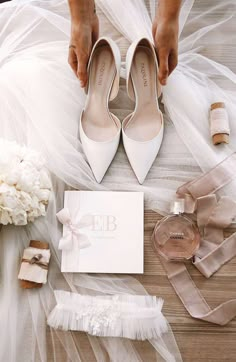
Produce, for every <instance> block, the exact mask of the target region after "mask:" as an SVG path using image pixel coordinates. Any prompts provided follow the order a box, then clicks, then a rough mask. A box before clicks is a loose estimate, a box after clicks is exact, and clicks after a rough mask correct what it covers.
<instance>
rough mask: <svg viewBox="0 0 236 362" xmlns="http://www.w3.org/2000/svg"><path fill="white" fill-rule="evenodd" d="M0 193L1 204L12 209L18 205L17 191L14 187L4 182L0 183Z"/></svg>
mask: <svg viewBox="0 0 236 362" xmlns="http://www.w3.org/2000/svg"><path fill="white" fill-rule="evenodd" d="M0 194H1V200H2V205H3V206H4V207H7V208H10V209H14V208H16V207H18V205H19V202H18V199H17V191H16V189H15V187H13V186H9V185H6V184H1V185H0Z"/></svg>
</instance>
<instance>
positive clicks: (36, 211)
mask: <svg viewBox="0 0 236 362" xmlns="http://www.w3.org/2000/svg"><path fill="white" fill-rule="evenodd" d="M41 215H42V213H41V211H40V208H38V209H33V210H30V211H29V212H28V215H27V218H28V221H29V222H33V221H34V220H35V219H36V218H38V217H39V216H41Z"/></svg>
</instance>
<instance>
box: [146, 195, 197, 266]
mask: <svg viewBox="0 0 236 362" xmlns="http://www.w3.org/2000/svg"><path fill="white" fill-rule="evenodd" d="M170 211H171V214H170V215H168V216H166V217H164V218H163V219H162V220H160V221H159V222H158V223H157V224H156V226H155V228H154V231H153V236H152V243H153V247H154V250H155V251H156V252H157V253H158V254H160V255H161V256H163V257H164V258H165V259H167V260H173V261H182V260H186V259H191V257H192V256H193V255H194V253H195V252H196V251H197V250H198V248H199V245H200V233H199V230H198V228H197V226H196V225H195V223H194V222H193V221H192V220H191V219H190V218H188V217H187V216H185V215H184V199H176V200H174V201H173V202H172V203H171V210H170Z"/></svg>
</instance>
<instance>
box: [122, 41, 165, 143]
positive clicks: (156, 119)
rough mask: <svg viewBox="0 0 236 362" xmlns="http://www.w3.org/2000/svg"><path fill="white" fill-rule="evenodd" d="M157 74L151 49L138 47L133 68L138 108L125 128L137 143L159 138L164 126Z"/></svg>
mask: <svg viewBox="0 0 236 362" xmlns="http://www.w3.org/2000/svg"><path fill="white" fill-rule="evenodd" d="M156 72H157V70H156V64H155V61H154V59H153V54H152V52H151V51H150V49H148V48H147V47H145V46H139V47H137V49H136V52H135V55H134V58H133V64H132V67H131V79H132V82H133V87H134V91H135V98H136V108H135V111H134V113H133V116H132V118H131V119H130V120H129V121H128V123H127V126H126V128H125V132H126V134H127V136H128V137H130V138H132V139H134V140H136V141H140V142H145V141H150V140H151V139H152V138H154V137H155V136H157V134H158V133H159V131H160V129H161V126H162V117H161V113H160V111H159V109H158V104H157V102H158V98H157V81H156V79H157V76H156Z"/></svg>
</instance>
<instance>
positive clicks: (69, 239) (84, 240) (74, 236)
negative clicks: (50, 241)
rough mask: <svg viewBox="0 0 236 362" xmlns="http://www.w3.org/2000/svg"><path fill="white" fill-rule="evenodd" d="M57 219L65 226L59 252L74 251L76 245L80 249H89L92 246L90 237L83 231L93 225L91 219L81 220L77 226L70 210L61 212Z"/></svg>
mask: <svg viewBox="0 0 236 362" xmlns="http://www.w3.org/2000/svg"><path fill="white" fill-rule="evenodd" d="M57 218H58V220H59V221H60V223H62V224H63V226H64V229H63V237H62V238H61V239H60V241H59V247H58V248H59V250H73V247H74V244H75V243H77V244H78V246H79V249H84V248H88V247H89V246H90V245H91V242H90V240H89V238H88V236H87V235H86V234H85V232H83V231H81V229H83V228H86V227H88V226H90V225H91V218H86V217H85V218H81V219H80V220H79V221H78V223H77V224H74V223H73V222H72V219H71V215H70V211H69V209H68V208H64V209H62V210H61V211H59V212H58V213H57Z"/></svg>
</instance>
